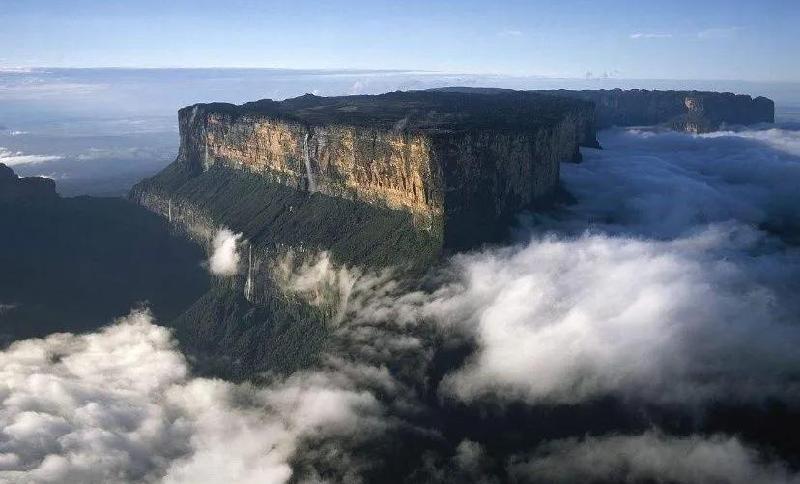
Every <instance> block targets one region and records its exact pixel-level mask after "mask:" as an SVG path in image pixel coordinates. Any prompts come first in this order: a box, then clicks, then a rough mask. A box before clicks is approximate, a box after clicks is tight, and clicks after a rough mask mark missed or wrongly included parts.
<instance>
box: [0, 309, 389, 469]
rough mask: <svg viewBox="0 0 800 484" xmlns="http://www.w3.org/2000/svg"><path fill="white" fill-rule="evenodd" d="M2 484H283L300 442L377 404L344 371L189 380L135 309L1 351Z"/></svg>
mask: <svg viewBox="0 0 800 484" xmlns="http://www.w3.org/2000/svg"><path fill="white" fill-rule="evenodd" d="M0 399H2V407H0V480H2V481H3V482H85V483H90V482H97V483H100V482H118V481H124V482H127V481H144V482H155V481H162V482H176V483H178V482H180V483H203V482H208V483H218V482H243V483H244V482H253V483H256V482H258V483H262V482H274V483H280V482H286V481H287V480H288V479H289V477H290V476H291V475H292V469H291V467H290V465H289V462H290V459H291V458H292V457H293V455H294V452H295V451H296V449H297V448H298V446H299V445H300V444H301V441H302V440H303V439H305V438H311V437H314V438H317V439H319V438H325V437H340V438H343V437H349V438H353V439H358V438H363V437H365V436H368V435H370V434H372V433H375V432H380V431H381V430H382V429H383V425H384V424H383V423H382V420H381V418H380V416H381V406H380V404H379V403H378V402H377V401H376V399H375V398H374V397H373V396H372V395H371V394H369V393H367V392H363V391H359V390H356V389H355V388H354V387H353V386H352V384H351V382H350V381H349V380H348V378H347V377H346V376H343V375H333V374H326V373H324V372H315V373H301V374H297V375H295V376H293V377H291V378H289V379H286V380H281V381H277V382H275V383H274V384H273V385H271V386H269V387H267V388H255V387H252V386H249V385H234V384H231V383H228V382H224V381H221V380H211V379H204V378H192V377H190V376H189V375H188V368H187V364H186V361H185V360H184V358H183V356H182V355H181V353H180V352H179V351H178V350H177V349H176V347H175V343H174V341H173V340H172V338H171V335H170V333H169V331H168V330H166V329H165V328H162V327H159V326H156V325H154V324H153V322H152V321H151V318H150V315H149V314H148V313H146V312H134V313H132V314H131V315H130V316H128V317H126V318H123V319H121V320H119V321H117V322H116V323H115V324H113V325H111V326H109V327H108V328H106V329H103V330H101V331H99V332H97V333H91V334H88V335H84V336H78V335H72V334H56V335H52V336H49V337H48V338H46V339H37V340H26V341H20V342H17V343H14V344H13V345H12V346H11V347H9V348H8V349H6V350H4V351H2V352H0Z"/></svg>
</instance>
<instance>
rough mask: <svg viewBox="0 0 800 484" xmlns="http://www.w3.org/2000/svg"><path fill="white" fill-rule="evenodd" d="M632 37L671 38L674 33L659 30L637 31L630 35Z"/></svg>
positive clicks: (637, 38)
mask: <svg viewBox="0 0 800 484" xmlns="http://www.w3.org/2000/svg"><path fill="white" fill-rule="evenodd" d="M629 37H630V38H631V39H635V40H639V39H671V38H672V34H668V33H658V32H635V33H633V34H631V35H630V36H629Z"/></svg>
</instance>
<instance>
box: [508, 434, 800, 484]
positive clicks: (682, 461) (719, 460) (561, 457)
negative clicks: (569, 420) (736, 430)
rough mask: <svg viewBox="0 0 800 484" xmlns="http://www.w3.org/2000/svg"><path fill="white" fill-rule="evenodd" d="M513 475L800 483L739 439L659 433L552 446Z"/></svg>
mask: <svg viewBox="0 0 800 484" xmlns="http://www.w3.org/2000/svg"><path fill="white" fill-rule="evenodd" d="M509 470H510V472H511V475H512V477H513V480H514V482H547V483H565V482H598V481H599V482H629V483H633V482H680V483H684V484H692V483H696V484H700V483H706V482H726V483H730V484H748V483H752V482H771V483H775V484H779V483H784V484H787V483H796V482H800V476H798V475H797V474H793V473H791V472H790V471H789V470H788V469H787V468H786V467H785V466H784V465H782V464H780V463H774V462H765V461H764V460H763V459H762V457H761V456H760V455H759V453H758V452H756V451H755V450H754V449H752V448H750V447H747V446H745V445H744V444H742V443H741V442H740V441H739V440H738V439H736V438H735V437H726V436H721V435H715V436H711V437H701V436H690V437H668V436H665V435H662V434H659V433H656V432H646V433H644V434H642V435H636V436H608V437H586V438H585V439H582V440H577V439H565V440H558V441H553V442H548V443H546V444H544V445H543V446H542V447H541V448H540V449H538V451H537V452H536V453H535V454H534V455H533V456H531V457H529V458H527V459H517V460H515V461H514V462H512V464H511V465H510V469H509Z"/></svg>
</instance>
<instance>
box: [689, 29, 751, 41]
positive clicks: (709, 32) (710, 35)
mask: <svg viewBox="0 0 800 484" xmlns="http://www.w3.org/2000/svg"><path fill="white" fill-rule="evenodd" d="M740 30H742V28H741V27H715V28H710V29H705V30H701V31H700V32H697V34H696V37H697V38H698V39H730V38H731V37H734V36H735V35H736V34H737V33H738V32H739V31H740Z"/></svg>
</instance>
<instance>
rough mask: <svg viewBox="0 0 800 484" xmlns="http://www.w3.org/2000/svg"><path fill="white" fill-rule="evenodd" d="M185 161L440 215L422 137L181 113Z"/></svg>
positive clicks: (435, 176) (198, 109)
mask: <svg viewBox="0 0 800 484" xmlns="http://www.w3.org/2000/svg"><path fill="white" fill-rule="evenodd" d="M180 117H181V123H180V124H181V133H182V135H181V139H182V144H181V150H180V156H179V159H180V160H182V161H184V162H186V163H189V164H190V165H195V169H202V170H203V171H205V170H208V169H209V168H210V167H211V166H213V165H215V164H222V165H225V166H228V167H231V168H235V169H239V170H245V171H247V172H250V173H253V174H256V175H258V176H261V177H263V178H265V179H267V180H270V181H274V182H278V183H281V184H283V185H286V186H289V187H292V188H296V189H298V190H304V191H309V192H319V193H323V194H325V195H330V196H334V197H341V198H346V199H350V200H359V201H364V202H367V203H375V204H382V205H385V206H386V207H388V208H391V209H403V210H408V211H411V212H412V213H421V214H430V215H441V213H442V210H443V201H442V198H441V191H440V187H441V182H440V179H439V173H438V170H436V168H435V164H434V163H433V162H432V156H433V150H432V142H431V139H430V138H428V137H425V136H422V135H418V134H416V135H415V134H407V133H406V134H404V133H397V132H391V131H379V130H371V129H362V128H355V127H350V126H310V125H305V124H303V123H299V122H292V121H287V120H282V119H275V118H271V117H266V116H262V115H258V114H248V115H244V116H235V115H231V114H228V113H219V112H213V111H212V112H209V111H207V110H206V109H205V108H204V107H203V106H201V105H197V106H193V107H191V108H190V109H188V110H183V111H181V115H180Z"/></svg>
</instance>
